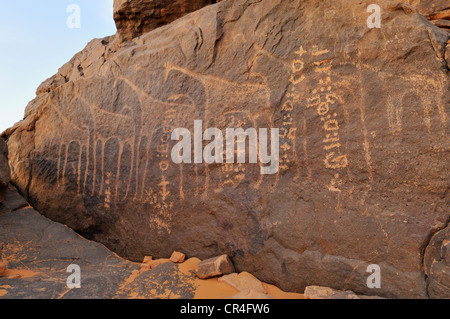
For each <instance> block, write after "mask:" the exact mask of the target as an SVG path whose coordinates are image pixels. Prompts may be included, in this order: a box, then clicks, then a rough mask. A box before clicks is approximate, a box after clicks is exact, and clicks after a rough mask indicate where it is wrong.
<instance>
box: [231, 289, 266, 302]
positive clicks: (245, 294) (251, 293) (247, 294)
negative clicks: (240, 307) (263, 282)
mask: <svg viewBox="0 0 450 319" xmlns="http://www.w3.org/2000/svg"><path fill="white" fill-rule="evenodd" d="M230 299H244V300H245V299H247V300H253V299H255V300H257V299H274V298H273V297H272V296H269V295H267V294H265V293H262V292H260V291H257V290H246V291H242V292H240V293H238V294H236V295H234V296H233V297H231V298H230Z"/></svg>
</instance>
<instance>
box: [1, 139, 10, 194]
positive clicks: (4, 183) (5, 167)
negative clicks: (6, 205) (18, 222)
mask: <svg viewBox="0 0 450 319" xmlns="http://www.w3.org/2000/svg"><path fill="white" fill-rule="evenodd" d="M10 180H11V176H10V169H9V164H8V145H6V143H5V141H4V140H3V139H2V138H0V203H1V202H2V201H3V199H4V197H5V192H6V189H7V188H8V185H9V182H10Z"/></svg>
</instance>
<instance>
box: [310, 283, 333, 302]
mask: <svg viewBox="0 0 450 319" xmlns="http://www.w3.org/2000/svg"><path fill="white" fill-rule="evenodd" d="M333 292H334V289H331V288H328V287H320V286H308V287H306V289H305V297H306V298H308V299H329V298H330V296H331V295H332V294H333Z"/></svg>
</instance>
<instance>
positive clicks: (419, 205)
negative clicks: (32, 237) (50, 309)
mask: <svg viewBox="0 0 450 319" xmlns="http://www.w3.org/2000/svg"><path fill="white" fill-rule="evenodd" d="M371 3H372V2H371V1H359V2H357V3H356V2H353V1H321V2H318V1H313V0H308V1H297V0H275V1H272V0H262V1H257V0H237V1H222V2H221V3H219V4H216V5H211V6H208V7H206V8H203V9H201V10H199V11H197V12H194V13H191V14H189V15H187V16H185V17H183V18H181V19H179V20H177V21H175V22H173V23H171V24H169V25H166V26H163V27H160V28H158V29H156V30H153V31H152V32H149V33H146V34H144V35H143V36H141V37H138V38H135V39H134V40H133V41H129V42H127V43H125V44H121V45H120V44H119V42H120V41H119V39H118V38H117V37H109V38H105V39H103V40H93V41H92V42H91V43H90V44H89V45H88V46H87V48H86V49H85V50H84V51H83V52H81V53H79V54H78V55H77V56H75V57H74V59H72V60H71V61H70V62H69V63H68V64H66V65H65V66H64V67H62V68H61V69H60V71H59V73H58V74H57V75H55V76H54V77H53V78H51V79H49V80H48V81H46V82H45V83H44V84H43V85H41V87H40V88H39V90H38V96H37V97H36V99H35V100H34V101H32V102H31V103H30V104H29V106H28V107H27V110H26V118H25V120H24V121H23V122H21V123H19V124H18V125H17V126H15V127H14V128H11V129H9V130H8V131H7V132H5V133H4V136H5V137H7V138H8V145H9V149H10V159H9V162H10V166H11V169H12V179H13V182H14V183H15V184H16V185H17V186H18V188H19V190H20V191H21V193H23V194H24V195H25V196H26V198H27V200H28V201H29V202H30V203H31V204H32V205H33V206H34V207H35V208H36V209H37V210H38V211H39V212H41V213H43V214H45V215H46V216H47V217H49V218H51V219H52V220H54V221H58V222H61V223H64V224H67V225H68V226H70V227H71V228H73V229H74V230H76V231H77V232H79V233H80V234H83V235H84V236H86V237H87V238H92V239H95V240H96V241H99V242H101V243H103V244H105V245H106V246H107V247H108V248H110V249H112V250H114V251H115V252H117V253H118V254H119V255H121V256H125V257H131V258H133V259H135V260H142V258H143V257H144V256H155V257H162V256H165V255H167V253H170V252H172V251H174V250H182V251H183V252H186V253H187V254H188V255H191V256H199V257H200V258H202V259H204V258H209V257H212V256H217V255H220V254H228V255H229V256H232V259H233V263H234V264H235V266H236V269H237V270H238V271H241V270H246V271H249V272H252V273H253V274H255V275H256V276H257V277H258V278H259V279H261V280H264V281H267V282H270V283H274V284H277V285H279V286H280V287H281V288H283V289H284V290H289V291H297V292H302V291H303V289H304V288H305V287H306V286H310V285H321V286H328V287H332V288H334V289H338V290H351V291H354V292H355V293H357V294H364V295H380V296H383V297H408V298H420V297H428V296H433V297H441V298H442V297H449V296H450V289H449V288H448V286H447V284H443V285H441V286H439V288H435V287H437V286H434V282H435V280H440V279H439V278H441V277H439V276H441V275H440V274H441V273H442V271H441V270H440V269H441V268H440V267H444V268H445V272H448V264H446V263H441V262H438V263H437V264H436V263H434V265H435V266H434V268H433V266H429V267H431V268H426V267H424V263H426V265H430V264H429V262H428V259H426V258H425V253H426V252H428V250H429V247H428V245H429V243H430V238H434V239H435V240H437V237H436V236H437V235H435V232H436V230H443V229H445V227H446V225H447V223H448V218H449V193H448V189H449V180H450V179H449V176H448V172H449V171H450V167H449V165H450V162H449V161H448V158H449V138H448V133H449V125H448V124H449V123H448V122H449V121H448V115H449V114H448V113H449V105H450V104H449V99H450V93H449V90H448V84H449V73H448V63H447V62H448V60H447V62H446V61H445V57H446V56H445V51H446V47H448V45H447V43H448V40H449V35H448V33H447V32H445V31H443V30H441V29H439V28H437V27H435V26H433V25H432V24H431V23H430V22H428V21H427V20H426V19H424V18H423V16H421V15H419V14H418V13H417V12H416V10H412V9H411V7H410V6H408V5H405V4H403V3H400V2H396V1H379V4H380V6H381V7H382V10H383V21H382V28H381V29H368V28H367V25H366V19H367V17H368V14H367V12H366V8H367V6H368V5H369V4H371ZM447 51H448V48H447ZM194 120H203V121H204V126H205V128H206V127H218V128H220V129H225V128H233V127H243V128H248V127H255V128H271V127H276V128H280V145H281V150H280V157H281V163H280V171H279V172H278V174H276V175H273V176H271V175H266V176H263V175H260V172H259V169H260V166H259V164H243V165H239V164H235V165H218V164H214V165H204V164H199V165H194V164H185V165H175V164H173V162H171V160H170V150H171V148H172V147H173V145H174V144H175V142H172V141H170V133H171V131H172V130H173V129H174V128H178V127H182V128H188V129H190V130H191V131H192V126H193V123H194ZM50 190H51V191H50ZM5 216H6V217H8V216H9V215H5ZM6 217H5V218H6ZM439 238H440V237H439ZM436 245H438V244H436ZM429 254H431V255H432V256H436V257H433V258H438V257H437V256H438V255H436V254H437V253H431V252H429ZM73 256H75V255H70V256H69V257H73ZM439 258H440V257H439ZM439 260H440V259H439ZM369 264H379V265H380V266H381V270H382V278H383V279H382V287H381V289H377V290H371V289H369V288H367V286H366V278H367V276H368V274H367V273H366V269H367V266H368V265H369ZM425 269H427V270H425ZM435 278H436V279H435Z"/></svg>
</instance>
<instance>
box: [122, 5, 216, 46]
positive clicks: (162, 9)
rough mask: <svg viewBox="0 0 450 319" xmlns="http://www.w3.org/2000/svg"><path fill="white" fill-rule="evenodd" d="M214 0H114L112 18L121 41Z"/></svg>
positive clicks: (164, 23)
mask: <svg viewBox="0 0 450 319" xmlns="http://www.w3.org/2000/svg"><path fill="white" fill-rule="evenodd" d="M212 3H216V1H214V0H157V1H155V0H114V20H115V21H116V26H117V30H118V32H119V35H120V38H121V40H122V41H128V40H131V39H133V38H135V37H137V36H140V35H142V34H144V33H146V32H149V31H151V30H153V29H156V28H158V27H161V26H163V25H166V24H168V23H170V22H172V21H175V20H176V19H178V18H181V17H182V16H184V15H186V14H188V13H191V12H193V11H196V10H198V9H201V8H203V7H204V6H206V5H208V4H212Z"/></svg>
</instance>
